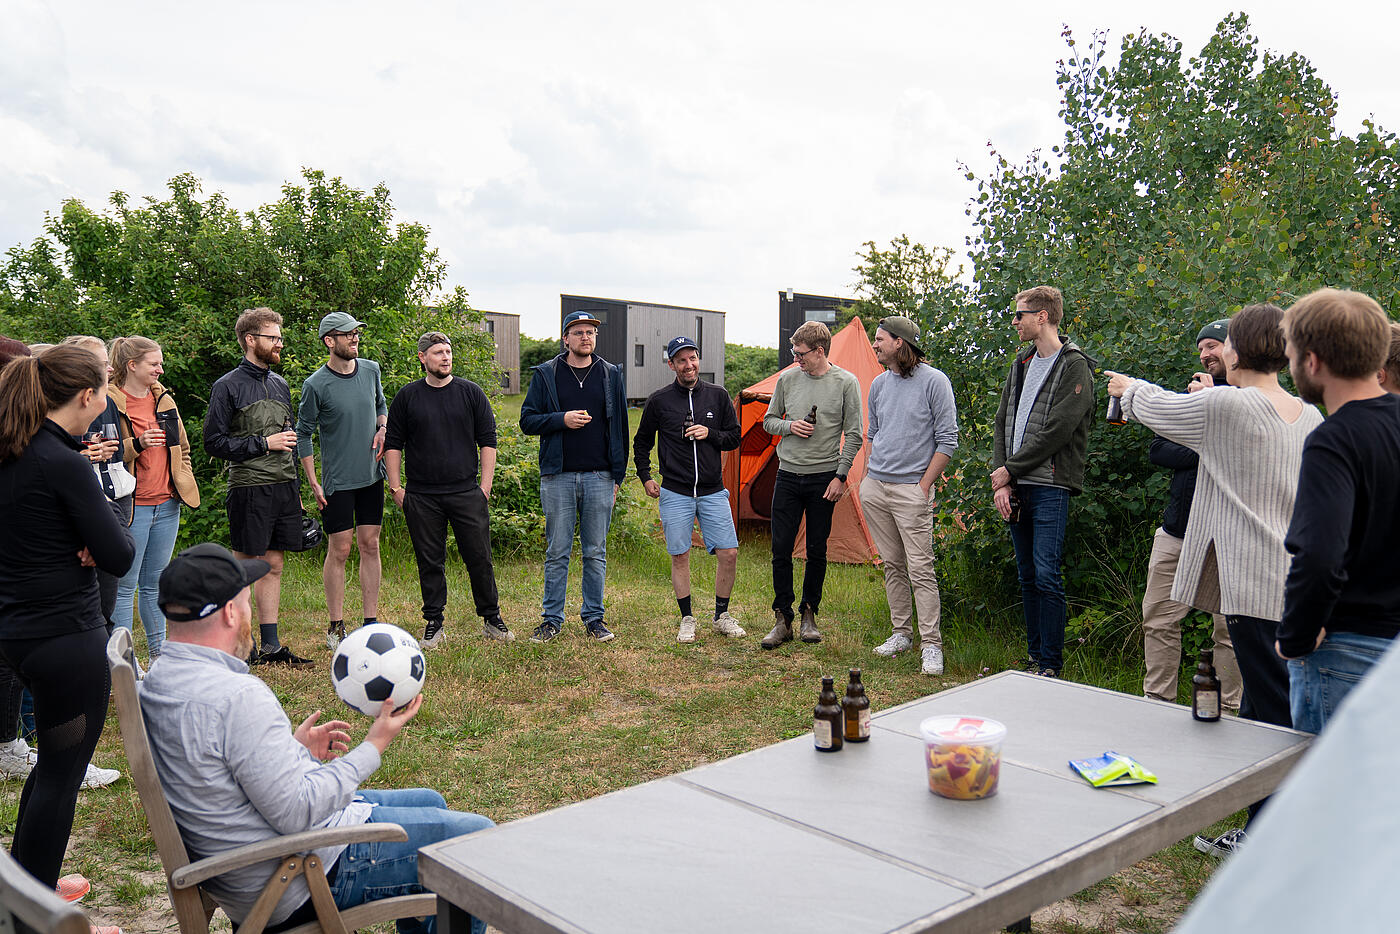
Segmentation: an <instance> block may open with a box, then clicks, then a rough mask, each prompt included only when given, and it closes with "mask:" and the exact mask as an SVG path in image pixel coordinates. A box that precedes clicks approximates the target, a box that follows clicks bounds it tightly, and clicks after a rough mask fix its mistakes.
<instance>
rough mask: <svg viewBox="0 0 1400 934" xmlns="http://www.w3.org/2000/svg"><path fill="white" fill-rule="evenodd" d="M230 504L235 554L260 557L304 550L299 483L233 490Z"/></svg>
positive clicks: (271, 484) (229, 513)
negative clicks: (302, 548) (302, 546)
mask: <svg viewBox="0 0 1400 934" xmlns="http://www.w3.org/2000/svg"><path fill="white" fill-rule="evenodd" d="M226 503H227V505H228V537H229V545H230V547H232V548H233V550H234V551H237V552H241V553H242V554H245V555H252V556H254V557H256V556H258V555H262V554H266V553H267V552H269V551H295V550H297V549H298V548H300V547H301V488H300V484H298V483H297V481H295V480H287V481H286V482H284V483H264V484H261V485H259V486H235V487H230V488H229V491H228V499H227V500H226Z"/></svg>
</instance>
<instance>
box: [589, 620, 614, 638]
mask: <svg viewBox="0 0 1400 934" xmlns="http://www.w3.org/2000/svg"><path fill="white" fill-rule="evenodd" d="M588 634H589V635H590V636H592V637H593V638H594V639H597V640H598V641H599V642H611V641H612V640H613V633H612V630H611V629H609V628H608V627H607V626H605V625H603V621H602V620H601V619H600V620H598V621H597V622H594V623H589V624H588Z"/></svg>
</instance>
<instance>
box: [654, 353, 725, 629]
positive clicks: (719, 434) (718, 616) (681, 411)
mask: <svg viewBox="0 0 1400 934" xmlns="http://www.w3.org/2000/svg"><path fill="white" fill-rule="evenodd" d="M666 364H667V366H669V367H670V368H671V370H672V372H674V373H675V374H676V380H675V382H673V383H671V385H669V386H663V387H662V388H661V389H658V390H656V392H654V393H652V394H651V396H650V397H648V399H647V403H646V406H645V407H644V408H643V409H642V420H641V423H640V424H639V425H638V426H637V436H636V438H635V439H634V440H633V442H632V453H633V459H634V461H635V462H636V465H637V479H638V480H641V481H642V486H643V487H644V488H645V489H646V493H647V495H648V496H650V497H652V498H653V499H659V500H660V504H659V505H660V510H661V528H662V531H664V532H665V533H666V550H667V551H668V552H669V553H670V555H671V587H672V589H673V590H674V591H675V594H676V603H677V605H678V606H679V607H680V611H681V626H680V632H679V633H678V634H677V635H676V641H677V642H694V641H695V616H694V614H693V613H692V612H691V605H690V546H691V530H692V529H694V528H695V523H696V520H699V522H700V535H701V538H702V539H703V540H704V542H705V548H706V549H707V550H708V551H709V552H710V553H711V554H713V555H715V556H716V558H717V559H718V562H717V567H716V568H715V615H714V630H715V632H717V633H719V634H720V635H722V636H734V637H738V636H742V635H744V630H743V627H741V626H740V625H739V623H738V621H737V620H736V619H734V617H733V616H731V615H729V595H730V593H731V592H732V591H733V590H734V574H735V570H736V569H737V567H738V564H739V538H738V536H737V535H736V534H735V532H734V515H733V513H732V512H731V510H730V508H729V491H728V490H727V489H725V486H724V476H723V461H722V459H721V452H722V451H732V450H734V449H735V448H737V447H738V446H739V419H738V418H737V417H736V416H735V414H734V402H733V400H732V399H730V398H729V393H727V392H725V391H724V387H723V386H716V385H715V384H714V383H707V382H704V381H703V380H701V379H700V348H699V347H697V346H696V344H695V341H693V340H691V339H690V338H688V337H677V338H674V339H673V340H672V341H671V342H670V343H669V344H667V345H666ZM658 434H659V435H660V437H661V444H660V450H659V456H660V460H661V483H659V484H658V483H657V482H656V481H655V480H653V479H652V476H651V449H652V446H653V445H655V444H656V438H657V435H658Z"/></svg>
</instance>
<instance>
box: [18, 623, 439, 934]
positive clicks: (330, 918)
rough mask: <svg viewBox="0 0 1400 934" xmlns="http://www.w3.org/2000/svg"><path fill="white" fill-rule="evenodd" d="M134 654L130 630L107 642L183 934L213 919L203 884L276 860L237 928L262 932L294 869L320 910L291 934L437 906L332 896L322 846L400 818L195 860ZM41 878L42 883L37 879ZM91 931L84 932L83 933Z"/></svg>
mask: <svg viewBox="0 0 1400 934" xmlns="http://www.w3.org/2000/svg"><path fill="white" fill-rule="evenodd" d="M133 661H134V659H133V656H132V654H131V631H130V630H127V629H118V630H117V631H116V632H114V633H113V634H112V638H111V640H110V641H109V642H108V643H107V664H108V667H110V668H111V670H112V694H113V695H114V696H115V697H116V700H117V716H118V719H119V721H120V723H121V733H122V745H123V746H125V747H126V759H127V762H128V763H130V765H131V777H132V780H133V781H134V782H135V783H136V790H137V792H138V793H139V794H140V796H141V807H142V809H143V810H144V811H145V812H146V821H147V822H148V823H149V824H150V827H151V835H152V836H154V837H155V840H156V850H157V851H159V853H160V862H161V866H162V868H164V870H165V876H166V882H167V885H168V888H169V890H170V903H171V905H173V906H174V908H175V917H176V919H177V920H178V921H179V924H180V932H181V934H208V931H209V919H210V918H212V917H213V914H214V909H215V908H216V907H217V905H216V903H215V902H214V900H213V898H211V897H210V895H209V893H208V892H206V891H205V890H204V889H203V888H202V887H201V883H203V882H206V881H208V880H209V879H212V878H214V877H215V876H218V875H222V874H223V873H225V872H228V871H230V870H232V869H238V868H241V867H244V866H249V865H252V864H254V863H260V862H262V861H264V860H268V859H277V860H279V861H280V863H281V865H279V866H278V867H277V869H275V870H273V872H272V875H271V876H269V877H268V880H267V884H266V885H265V886H264V887H263V890H262V894H261V895H260V896H259V898H258V900H257V902H256V903H255V904H254V905H253V909H252V911H250V912H249V913H248V916H247V917H246V918H244V919H243V923H242V924H240V925H239V926H238V931H239V934H262V931H263V928H264V927H266V925H267V921H268V918H269V917H270V916H271V914H272V910H273V908H275V907H276V905H277V900H278V899H279V898H281V897H282V893H283V892H285V891H286V890H287V886H288V885H290V884H291V882H292V880H293V879H295V878H296V877H297V876H301V875H304V876H305V877H306V887H307V888H308V889H310V891H311V902H312V904H313V906H314V907H315V909H316V918H317V920H316V921H312V922H310V923H308V924H303V925H300V926H298V927H295V928H292V929H291V930H290V931H288V932H286V934H349V932H350V931H358V930H359V929H361V928H365V927H370V926H372V925H375V924H382V923H383V922H385V921H394V920H397V919H399V918H416V917H423V916H425V915H434V914H436V913H437V896H435V895H433V894H431V893H423V894H420V895H402V896H399V897H397V898H385V899H380V900H379V901H373V902H366V903H365V904H363V905H357V906H355V907H353V908H347V909H345V910H344V911H341V910H340V909H338V908H337V907H336V905H335V901H334V900H333V898H332V897H331V890H330V884H329V883H328V882H327V881H326V870H327V869H328V868H329V867H326V866H323V865H321V861H320V860H319V859H318V858H317V857H316V855H315V854H314V853H313V852H312V851H313V850H316V849H318V848H320V847H324V846H333V845H338V844H347V843H364V842H371V841H403V840H407V839H408V833H407V832H406V831H405V830H404V829H403V828H402V827H400V826H399V825H398V824H387V823H386V824H381V823H372V824H360V825H359V826H355V827H332V828H326V829H322V830H308V831H304V832H301V833H293V834H286V835H285V836H281V837H274V838H272V839H270V840H264V841H261V842H259V843H251V844H248V845H246V846H241V847H237V848H235V849H231V850H225V851H224V852H222V853H219V854H218V855H216V856H210V857H207V858H205V859H201V860H197V861H193V862H191V860H190V857H189V853H188V852H186V850H185V843H184V840H182V839H181V837H180V830H179V828H178V827H177V826H176V825H175V817H174V815H172V814H171V812H170V805H169V804H168V803H167V802H166V800H165V791H164V789H162V788H161V785H160V777H159V776H158V775H157V774H156V766H155V760H154V759H153V758H152V756H151V744H150V739H149V737H148V736H147V734H146V721H145V720H144V719H143V718H142V716H141V700H140V696H139V695H138V694H137V691H136V672H135V669H134V667H133ZM36 884H37V883H36ZM83 934H86V931H84V932H83Z"/></svg>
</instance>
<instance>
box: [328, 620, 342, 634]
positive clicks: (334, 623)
mask: <svg viewBox="0 0 1400 934" xmlns="http://www.w3.org/2000/svg"><path fill="white" fill-rule="evenodd" d="M344 625H345V620H343V619H333V620H331V624H330V625H329V626H327V627H326V632H330V631H331V630H332V629H337V628H339V627H341V626H344Z"/></svg>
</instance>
